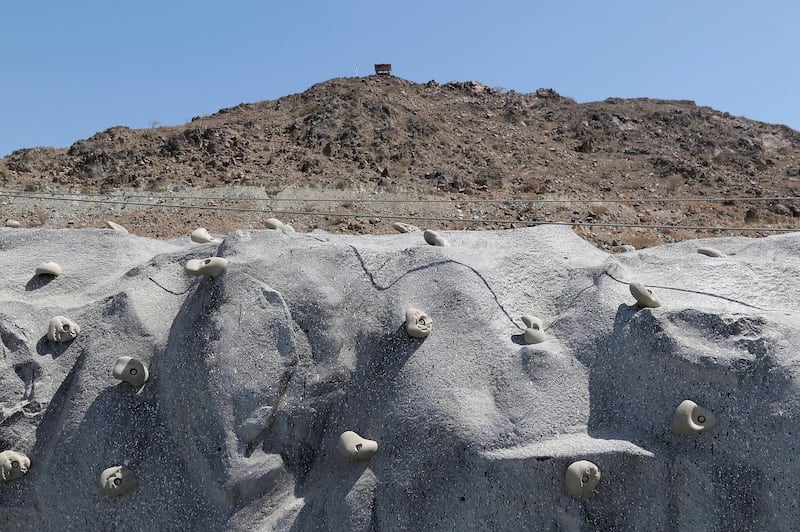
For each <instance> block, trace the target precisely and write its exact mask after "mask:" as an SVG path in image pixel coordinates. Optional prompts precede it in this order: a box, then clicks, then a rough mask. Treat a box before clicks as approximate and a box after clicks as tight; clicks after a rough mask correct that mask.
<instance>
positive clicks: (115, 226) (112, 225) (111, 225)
mask: <svg viewBox="0 0 800 532" xmlns="http://www.w3.org/2000/svg"><path fill="white" fill-rule="evenodd" d="M106 225H107V226H108V227H109V228H110V229H113V230H114V231H116V232H117V233H122V234H123V235H127V234H128V230H127V229H125V228H124V227H122V226H121V225H119V224H118V223H116V222H112V221H111V220H106Z"/></svg>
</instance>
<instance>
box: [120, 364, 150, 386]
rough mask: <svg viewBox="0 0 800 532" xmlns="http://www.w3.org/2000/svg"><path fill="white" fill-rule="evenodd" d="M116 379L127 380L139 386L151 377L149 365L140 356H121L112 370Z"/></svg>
mask: <svg viewBox="0 0 800 532" xmlns="http://www.w3.org/2000/svg"><path fill="white" fill-rule="evenodd" d="M112 375H114V378H115V379H119V380H121V381H125V382H127V383H128V384H130V385H131V386H135V387H137V388H138V387H139V386H141V385H142V384H144V383H145V382H147V379H148V378H149V377H150V373H149V372H148V371H147V366H146V365H145V364H144V362H142V361H141V360H139V359H138V358H134V357H129V356H121V357H119V358H118V359H117V362H116V363H115V364H114V369H113V371H112Z"/></svg>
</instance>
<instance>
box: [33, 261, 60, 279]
mask: <svg viewBox="0 0 800 532" xmlns="http://www.w3.org/2000/svg"><path fill="white" fill-rule="evenodd" d="M62 273H64V269H63V268H62V267H61V266H59V264H58V263H57V262H52V261H48V262H43V263H41V264H40V265H38V266H37V267H36V275H52V276H53V277H58V276H59V275H61V274H62Z"/></svg>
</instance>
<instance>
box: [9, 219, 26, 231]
mask: <svg viewBox="0 0 800 532" xmlns="http://www.w3.org/2000/svg"><path fill="white" fill-rule="evenodd" d="M6 227H11V228H14V229H19V228H20V227H22V224H21V223H19V220H12V219H11V218H9V219H8V220H6Z"/></svg>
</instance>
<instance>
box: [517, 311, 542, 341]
mask: <svg viewBox="0 0 800 532" xmlns="http://www.w3.org/2000/svg"><path fill="white" fill-rule="evenodd" d="M520 319H521V320H522V323H524V324H525V332H524V333H523V335H522V337H523V339H524V340H525V343H526V344H540V343H542V342H544V341H545V340H546V336H545V334H544V326H543V325H542V320H540V319H539V318H537V317H536V316H531V315H526V316H522V317H521V318H520Z"/></svg>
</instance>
